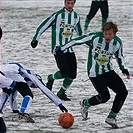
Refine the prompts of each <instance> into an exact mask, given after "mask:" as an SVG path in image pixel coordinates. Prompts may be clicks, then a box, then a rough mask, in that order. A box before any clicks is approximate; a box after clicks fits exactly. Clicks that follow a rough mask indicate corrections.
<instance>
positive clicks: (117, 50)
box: [61, 32, 126, 77]
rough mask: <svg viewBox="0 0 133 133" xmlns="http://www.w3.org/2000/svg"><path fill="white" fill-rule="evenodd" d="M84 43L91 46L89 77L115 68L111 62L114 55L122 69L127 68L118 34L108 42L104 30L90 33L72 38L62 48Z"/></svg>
mask: <svg viewBox="0 0 133 133" xmlns="http://www.w3.org/2000/svg"><path fill="white" fill-rule="evenodd" d="M84 43H86V44H87V45H88V46H89V53H88V63H87V71H88V76H89V77H96V76H98V75H101V74H103V73H105V72H109V71H111V70H113V67H112V63H111V61H112V58H113V55H114V56H115V57H116V60H117V63H118V65H119V68H120V70H123V69H126V65H125V61H124V57H123V52H122V41H121V39H120V38H119V37H117V36H115V37H114V38H113V39H112V40H111V41H110V42H109V43H106V42H105V39H104V37H103V33H102V32H96V33H90V34H88V35H83V36H81V37H78V38H75V39H73V40H71V41H70V42H69V43H67V44H65V45H63V46H61V50H65V49H66V48H68V47H71V46H74V45H80V44H84Z"/></svg>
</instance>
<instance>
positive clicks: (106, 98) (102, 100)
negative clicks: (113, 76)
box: [101, 94, 110, 103]
mask: <svg viewBox="0 0 133 133" xmlns="http://www.w3.org/2000/svg"><path fill="white" fill-rule="evenodd" d="M109 99H110V94H107V95H106V96H102V98H101V103H106V102H107V101H108V100H109Z"/></svg>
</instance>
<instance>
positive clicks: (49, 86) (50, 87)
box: [46, 74, 54, 90]
mask: <svg viewBox="0 0 133 133" xmlns="http://www.w3.org/2000/svg"><path fill="white" fill-rule="evenodd" d="M51 75H52V74H50V75H48V78H47V80H48V81H47V83H46V87H47V88H48V89H49V90H52V86H53V83H54V80H51V79H50V76H51Z"/></svg>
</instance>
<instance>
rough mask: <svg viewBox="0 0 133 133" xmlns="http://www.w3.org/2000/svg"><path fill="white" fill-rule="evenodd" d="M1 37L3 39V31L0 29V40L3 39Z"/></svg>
mask: <svg viewBox="0 0 133 133" xmlns="http://www.w3.org/2000/svg"><path fill="white" fill-rule="evenodd" d="M1 37H2V29H1V27H0V39H1Z"/></svg>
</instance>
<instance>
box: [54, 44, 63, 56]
mask: <svg viewBox="0 0 133 133" xmlns="http://www.w3.org/2000/svg"><path fill="white" fill-rule="evenodd" d="M62 53H63V51H62V50H61V47H60V46H56V47H55V49H54V55H57V54H62Z"/></svg>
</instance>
